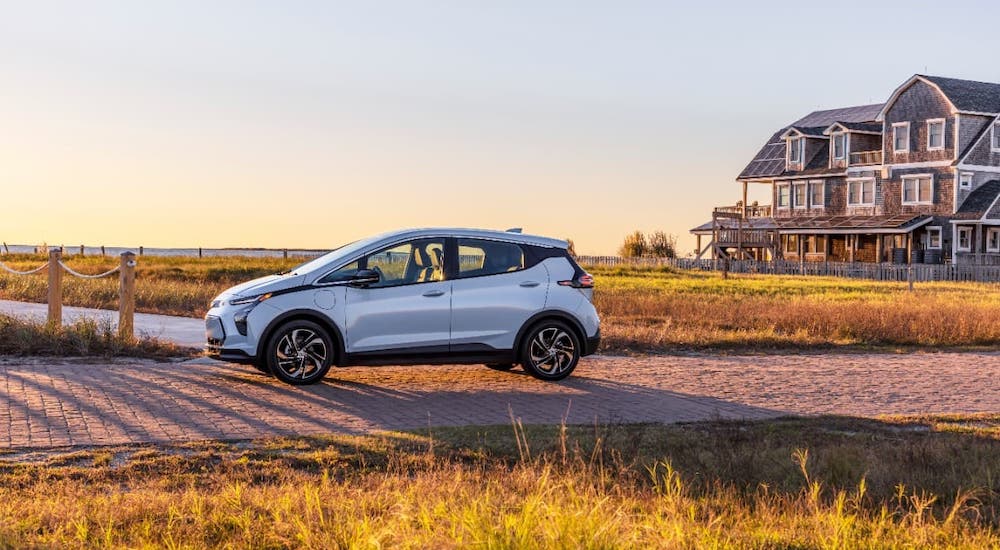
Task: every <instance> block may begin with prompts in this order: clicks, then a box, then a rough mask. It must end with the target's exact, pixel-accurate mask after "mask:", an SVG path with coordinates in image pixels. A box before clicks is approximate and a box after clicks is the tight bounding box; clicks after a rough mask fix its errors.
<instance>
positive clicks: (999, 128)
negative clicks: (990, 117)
mask: <svg viewBox="0 0 1000 550" xmlns="http://www.w3.org/2000/svg"><path fill="white" fill-rule="evenodd" d="M990 145H991V147H990V149H992V150H993V152H994V153H996V152H997V151H1000V122H994V123H993V134H992V135H991V136H990Z"/></svg>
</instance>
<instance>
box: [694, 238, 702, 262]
mask: <svg viewBox="0 0 1000 550" xmlns="http://www.w3.org/2000/svg"><path fill="white" fill-rule="evenodd" d="M695 239H697V240H698V244H697V245H695V246H696V247H697V248H695V250H697V252H696V254H697V255H698V258H701V235H700V234H698V235H695Z"/></svg>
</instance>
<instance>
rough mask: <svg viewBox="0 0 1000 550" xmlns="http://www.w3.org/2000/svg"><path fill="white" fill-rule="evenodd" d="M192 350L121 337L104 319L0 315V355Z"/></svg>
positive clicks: (162, 354) (155, 354) (150, 354)
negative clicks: (50, 321) (61, 322)
mask: <svg viewBox="0 0 1000 550" xmlns="http://www.w3.org/2000/svg"><path fill="white" fill-rule="evenodd" d="M191 353H193V350H190V349H183V348H179V347H178V346H176V345H174V344H170V343H167V342H162V341H160V340H157V339H156V338H150V337H145V336H143V337H139V338H135V339H132V340H127V339H122V338H120V337H119V336H118V333H117V332H116V331H115V329H114V327H112V326H111V324H110V323H109V322H107V321H105V322H97V321H94V320H91V319H82V320H79V321H76V322H74V323H72V324H69V325H65V326H62V327H52V326H48V325H46V324H45V323H44V322H38V321H32V320H25V319H16V318H13V317H9V316H7V315H0V355H20V356H24V355H49V356H51V355H58V356H75V357H86V356H100V357H118V356H122V357H145V358H154V359H155V358H167V357H176V356H181V355H188V354H191Z"/></svg>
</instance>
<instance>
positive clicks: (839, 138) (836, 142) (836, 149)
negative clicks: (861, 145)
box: [833, 133, 847, 160]
mask: <svg viewBox="0 0 1000 550" xmlns="http://www.w3.org/2000/svg"><path fill="white" fill-rule="evenodd" d="M846 138H847V134H843V133H840V134H833V158H834V159H836V160H844V157H845V156H847V139H846Z"/></svg>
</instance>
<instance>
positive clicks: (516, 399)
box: [0, 353, 1000, 447]
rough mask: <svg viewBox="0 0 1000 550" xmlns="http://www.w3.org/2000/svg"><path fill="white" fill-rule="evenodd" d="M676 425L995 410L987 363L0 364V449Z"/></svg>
mask: <svg viewBox="0 0 1000 550" xmlns="http://www.w3.org/2000/svg"><path fill="white" fill-rule="evenodd" d="M508 408H509V409H510V410H513V412H514V414H515V415H516V416H519V417H521V418H522V419H523V421H524V422H525V423H557V422H559V421H560V419H561V418H562V417H563V416H564V415H567V411H568V420H569V422H571V423H592V422H594V421H595V419H596V420H597V421H598V422H637V421H651V422H677V421H689V420H701V419H711V418H767V417H772V416H778V415H783V414H788V413H799V414H822V413H833V414H850V415H863V416H872V415H879V414H916V413H923V412H998V411H1000V355H997V354H984V353H964V354H963V353H929V354H908V355H877V354H867V355H866V354H824V355H780V356H732V357H727V356H714V355H703V356H702V355H692V356H654V357H642V358H626V357H590V358H587V359H585V360H584V361H583V362H582V363H581V365H580V367H579V368H578V369H577V371H576V372H575V373H574V375H573V376H572V377H570V378H569V379H567V380H565V381H563V382H561V383H555V384H553V383H544V382H540V381H537V380H534V379H532V378H530V377H528V376H527V375H524V374H523V373H521V372H520V371H513V372H509V373H502V372H494V371H490V370H488V369H486V368H484V367H477V366H467V367H463V366H435V367H374V368H362V367H357V368H347V369H336V370H334V371H332V372H331V374H330V378H329V379H328V380H327V381H325V382H324V383H322V384H319V385H316V386H310V387H304V388H296V387H291V386H286V385H284V384H281V383H279V382H277V381H275V380H273V379H271V378H267V377H264V376H261V375H258V374H256V373H255V371H252V370H251V369H250V368H249V367H243V366H238V365H230V364H225V363H217V362H212V361H208V360H196V361H193V362H187V363H172V364H166V363H125V364H112V365H107V364H98V363H82V362H63V363H58V362H54V361H52V360H37V359H36V360H13V359H8V360H6V361H4V362H2V363H0V447H52V446H65V445H92V444H112V443H132V442H154V441H190V440H200V439H219V438H222V439H244V438H254V437H261V436H268V435H284V434H317V433H330V432H336V433H364V432H369V431H373V430H381V429H405V428H423V427H426V426H428V425H429V424H430V425H437V426H442V425H463V424H503V423H507V422H509V417H508V414H509V413H508Z"/></svg>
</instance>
